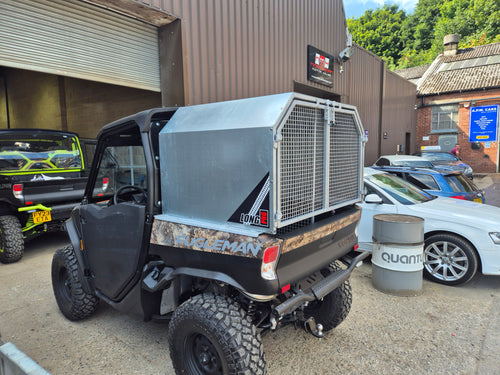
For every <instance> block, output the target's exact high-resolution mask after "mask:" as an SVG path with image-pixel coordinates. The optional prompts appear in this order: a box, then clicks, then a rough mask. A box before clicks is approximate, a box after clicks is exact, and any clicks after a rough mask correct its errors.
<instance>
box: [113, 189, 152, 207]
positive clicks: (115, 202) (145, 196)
mask: <svg viewBox="0 0 500 375" xmlns="http://www.w3.org/2000/svg"><path fill="white" fill-rule="evenodd" d="M125 190H130V192H129V193H132V192H134V191H136V192H138V193H140V194H142V196H143V197H144V199H146V198H147V195H146V192H145V191H144V189H143V188H140V187H139V186H135V185H124V186H122V187H120V188H119V189H118V190H117V191H115V194H114V195H113V203H114V204H118V202H119V201H124V199H119V196H120V195H121V194H122V193H123V192H124V191H125ZM137 202H139V201H138V200H137Z"/></svg>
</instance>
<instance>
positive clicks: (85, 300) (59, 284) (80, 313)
mask: <svg viewBox="0 0 500 375" xmlns="http://www.w3.org/2000/svg"><path fill="white" fill-rule="evenodd" d="M52 288H53V289H54V295H55V297H56V301H57V305H58V306H59V309H60V310H61V312H62V313H63V315H64V316H65V317H66V318H68V319H69V320H73V321H74V320H81V319H85V318H87V317H89V316H91V315H92V314H93V313H94V312H95V311H96V310H97V306H98V305H99V299H98V298H97V297H96V296H94V295H92V294H88V293H86V292H85V291H84V290H83V288H82V284H81V282H80V280H79V279H78V263H77V260H76V256H75V253H74V250H73V247H72V246H67V247H65V248H62V249H59V250H57V251H56V252H55V254H54V257H53V258H52Z"/></svg>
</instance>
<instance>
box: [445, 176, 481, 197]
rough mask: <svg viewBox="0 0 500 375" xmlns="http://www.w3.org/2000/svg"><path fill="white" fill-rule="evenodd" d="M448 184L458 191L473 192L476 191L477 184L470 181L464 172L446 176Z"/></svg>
mask: <svg viewBox="0 0 500 375" xmlns="http://www.w3.org/2000/svg"><path fill="white" fill-rule="evenodd" d="M444 178H445V180H446V182H448V185H450V187H451V189H452V190H453V191H455V192H457V193H463V192H467V193H469V192H471V191H475V190H476V188H475V186H474V185H473V184H472V183H471V182H470V180H469V179H468V178H467V177H465V176H464V175H462V174H450V175H446V176H444Z"/></svg>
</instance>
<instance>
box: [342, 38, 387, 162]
mask: <svg viewBox="0 0 500 375" xmlns="http://www.w3.org/2000/svg"><path fill="white" fill-rule="evenodd" d="M383 71H384V70H383V61H382V59H381V58H380V57H378V56H376V55H374V54H373V53H370V52H368V51H366V50H364V49H362V48H360V47H356V52H355V53H354V54H353V55H352V57H351V60H350V61H349V66H347V67H346V73H348V74H349V76H350V80H351V83H350V88H351V90H350V93H349V104H353V105H355V106H356V107H358V109H359V115H360V117H361V121H362V122H363V126H364V128H365V131H368V143H367V144H366V148H365V165H371V164H373V162H374V161H375V160H376V159H377V158H378V156H379V139H380V129H379V127H380V120H381V118H380V116H381V110H382V108H381V94H382V92H381V85H383Z"/></svg>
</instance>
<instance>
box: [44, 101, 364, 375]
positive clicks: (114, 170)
mask: <svg viewBox="0 0 500 375" xmlns="http://www.w3.org/2000/svg"><path fill="white" fill-rule="evenodd" d="M364 141H365V140H364V136H363V129H362V126H361V123H360V120H359V117H358V114H357V111H356V109H355V108H354V107H352V106H348V105H343V104H339V103H335V102H329V101H326V100H321V99H316V98H313V97H309V96H304V95H299V94H294V93H288V94H279V95H272V96H267V97H258V98H250V99H243V100H236V101H229V102H222V103H212V104H205V105H197V106H191V107H184V108H179V109H176V108H170V109H169V108H161V109H154V110H149V111H145V112H141V113H138V114H136V115H134V116H130V117H127V118H125V119H122V120H119V121H116V122H114V123H111V124H109V125H107V126H105V127H104V128H103V129H102V130H101V132H100V133H99V136H98V141H97V147H96V153H95V156H94V163H93V165H92V168H91V172H90V175H89V181H88V185H87V188H86V190H85V194H84V198H83V201H82V204H81V205H80V206H78V207H76V208H75V209H74V211H73V213H72V215H71V218H70V219H69V220H68V221H67V223H66V227H67V232H68V234H69V236H70V239H71V244H72V245H71V246H68V247H66V248H63V249H59V250H58V251H57V252H56V253H55V255H54V258H53V262H52V283H53V288H54V294H55V297H56V300H57V303H58V305H59V308H60V310H61V312H62V313H63V315H65V316H66V317H67V318H68V319H70V320H79V319H83V318H86V317H88V316H90V315H91V314H92V313H94V311H95V310H96V308H97V306H98V303H99V301H104V302H105V303H108V304H109V305H111V306H113V307H115V308H117V309H118V310H121V311H124V312H130V313H132V312H134V313H138V314H140V315H141V316H143V317H144V319H145V320H167V321H170V323H169V334H168V340H169V345H170V354H171V358H172V361H173V365H174V368H175V369H176V371H177V373H182V374H185V373H188V374H263V373H265V360H264V352H263V348H262V343H261V334H263V333H265V332H268V331H273V330H276V329H277V328H279V327H281V326H283V325H285V324H287V323H294V324H296V325H300V326H304V327H305V328H306V329H307V330H309V331H310V332H311V333H313V334H314V335H316V336H318V337H321V336H322V335H323V331H328V330H331V329H333V328H334V327H336V326H337V325H338V324H340V323H341V322H342V321H343V320H344V319H345V317H346V316H347V314H348V312H349V309H350V306H351V288H350V285H349V281H348V278H349V276H350V273H351V271H352V270H353V268H354V267H355V264H356V263H358V262H359V261H360V260H361V259H362V258H363V257H364V256H365V254H362V255H360V256H358V257H357V258H355V259H352V258H348V257H347V255H348V254H349V253H350V252H352V250H353V249H355V247H356V246H357V236H356V228H357V226H358V222H359V219H360V211H359V209H358V208H356V206H355V203H356V202H358V201H359V200H360V198H361V191H362V168H363V152H364ZM337 261H339V262H337ZM342 261H344V262H345V264H346V265H343V264H342Z"/></svg>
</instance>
